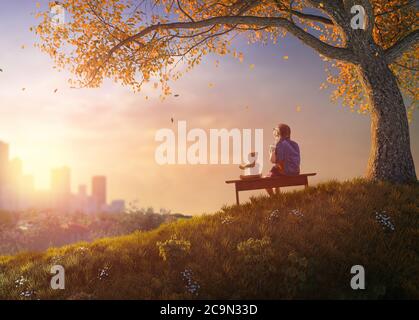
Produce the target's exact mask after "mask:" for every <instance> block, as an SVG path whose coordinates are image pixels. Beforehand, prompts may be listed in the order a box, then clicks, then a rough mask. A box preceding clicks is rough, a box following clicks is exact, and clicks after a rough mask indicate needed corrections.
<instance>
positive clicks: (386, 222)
mask: <svg viewBox="0 0 419 320" xmlns="http://www.w3.org/2000/svg"><path fill="white" fill-rule="evenodd" d="M375 220H376V221H377V222H378V223H379V224H380V225H381V227H382V228H383V230H384V231H395V230H396V227H395V225H394V223H393V222H392V221H391V218H390V216H388V215H387V212H386V211H382V212H377V211H376V212H375Z"/></svg>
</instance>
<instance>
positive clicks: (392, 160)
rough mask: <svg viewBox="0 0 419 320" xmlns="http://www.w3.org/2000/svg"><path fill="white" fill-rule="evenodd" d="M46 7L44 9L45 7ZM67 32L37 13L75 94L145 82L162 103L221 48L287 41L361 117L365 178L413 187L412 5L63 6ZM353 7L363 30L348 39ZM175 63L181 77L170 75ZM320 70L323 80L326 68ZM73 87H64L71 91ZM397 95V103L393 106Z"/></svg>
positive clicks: (159, 0) (176, 1) (333, 1)
mask: <svg viewBox="0 0 419 320" xmlns="http://www.w3.org/2000/svg"><path fill="white" fill-rule="evenodd" d="M55 4H56V3H51V4H50V5H51V6H53V5H55ZM61 4H62V6H64V8H65V9H66V12H68V14H69V15H70V18H68V19H67V20H68V22H67V23H65V24H61V25H58V26H57V25H56V24H54V23H52V22H51V18H50V15H49V12H48V11H46V12H41V13H39V16H40V17H41V22H40V24H39V25H38V26H37V28H36V33H37V34H38V35H39V36H40V43H39V46H40V48H41V50H43V51H45V52H47V53H48V54H49V55H51V57H52V58H53V59H54V60H55V62H56V64H57V66H59V67H61V68H64V67H69V69H70V70H71V71H72V72H73V73H74V74H75V75H76V76H77V79H76V80H74V79H73V81H75V82H77V83H78V84H79V85H82V86H89V87H96V86H99V85H100V84H101V83H102V81H103V79H104V78H112V79H114V80H115V81H119V82H121V83H122V84H123V85H127V86H131V87H132V88H133V89H134V90H140V89H141V86H142V85H143V83H145V82H149V81H154V79H157V80H156V81H155V83H154V87H156V88H157V87H160V88H161V89H162V93H163V95H169V94H171V93H170V87H169V84H168V81H169V80H173V79H178V78H179V77H180V76H181V75H182V73H183V72H184V71H188V70H190V69H192V68H193V67H194V66H195V65H197V64H199V63H200V62H201V60H202V58H203V56H205V55H206V54H208V53H217V54H220V55H225V54H232V55H234V56H235V57H237V58H239V59H242V54H241V53H239V52H237V51H236V50H234V49H233V48H231V45H232V39H233V38H234V37H235V36H237V35H240V34H244V35H246V36H247V37H248V38H249V40H250V41H252V42H256V41H262V42H264V43H266V42H267V41H269V40H272V41H274V42H276V41H277V40H279V38H281V37H283V36H285V35H286V34H287V33H289V34H291V35H293V36H295V37H297V38H298V39H299V40H301V41H302V42H303V43H304V44H305V45H307V46H308V47H310V48H312V49H314V50H315V51H317V52H318V53H319V54H320V55H321V56H322V57H323V59H324V60H325V61H326V63H327V64H328V65H330V68H333V70H331V71H330V74H329V77H328V80H329V82H330V83H331V84H333V85H335V86H336V90H335V91H334V94H333V97H334V98H343V102H344V104H346V105H348V106H350V107H351V108H356V107H357V108H358V111H359V112H362V113H370V115H371V139H372V142H371V145H372V146H371V154H370V159H369V163H368V170H367V177H368V178H371V179H376V180H387V181H392V182H409V181H417V179H416V172H415V166H414V162H413V158H412V155H411V150H410V137H409V126H408V116H407V114H408V113H407V107H406V105H405V101H411V102H412V105H411V107H410V108H409V111H412V110H413V109H414V108H417V97H418V88H417V83H418V81H417V80H418V78H417V71H418V70H417V66H415V60H416V61H417V60H418V50H417V45H418V37H419V36H418V35H419V32H418V30H417V27H416V25H417V23H416V20H417V13H416V7H415V1H414V0H413V1H412V0H205V1H204V0H188V1H186V0H148V1H147V0H65V1H64V2H63V3H61ZM354 5H361V6H362V7H363V9H364V10H365V23H366V25H365V28H364V29H354V28H353V27H352V26H351V20H352V19H353V18H354V14H353V13H351V9H352V7H353V6H354ZM179 63H185V66H186V68H183V69H180V68H176V66H177V65H178V64H179ZM328 70H330V69H329V68H328ZM73 83H74V82H73ZM403 95H405V96H404V97H403Z"/></svg>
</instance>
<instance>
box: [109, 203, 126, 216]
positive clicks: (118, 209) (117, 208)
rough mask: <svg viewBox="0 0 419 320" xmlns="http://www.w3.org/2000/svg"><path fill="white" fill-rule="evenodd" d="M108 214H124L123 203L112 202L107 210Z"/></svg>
mask: <svg viewBox="0 0 419 320" xmlns="http://www.w3.org/2000/svg"><path fill="white" fill-rule="evenodd" d="M107 212H108V213H124V212H125V201H124V200H114V201H112V203H111V204H110V205H109V206H108V208H107Z"/></svg>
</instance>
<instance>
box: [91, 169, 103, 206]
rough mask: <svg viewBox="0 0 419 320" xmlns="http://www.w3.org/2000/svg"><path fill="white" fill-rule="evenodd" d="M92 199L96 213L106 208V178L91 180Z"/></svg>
mask: <svg viewBox="0 0 419 320" xmlns="http://www.w3.org/2000/svg"><path fill="white" fill-rule="evenodd" d="M92 198H93V202H94V205H95V209H96V211H103V210H104V209H105V208H104V207H105V206H106V177H105V176H96V177H93V178H92Z"/></svg>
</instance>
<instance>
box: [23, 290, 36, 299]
mask: <svg viewBox="0 0 419 320" xmlns="http://www.w3.org/2000/svg"><path fill="white" fill-rule="evenodd" d="M34 295H35V291H34V290H26V291H23V292H21V293H20V296H21V297H22V298H32V297H33V296H34Z"/></svg>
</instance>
